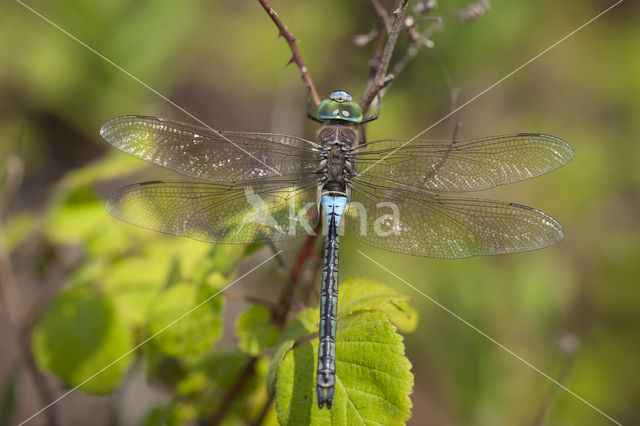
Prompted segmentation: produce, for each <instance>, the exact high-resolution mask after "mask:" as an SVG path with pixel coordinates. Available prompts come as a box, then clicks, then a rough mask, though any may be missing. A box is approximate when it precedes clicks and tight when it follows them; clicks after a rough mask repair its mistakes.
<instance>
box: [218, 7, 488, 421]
mask: <svg viewBox="0 0 640 426" xmlns="http://www.w3.org/2000/svg"><path fill="white" fill-rule="evenodd" d="M258 1H259V3H260V4H261V5H262V7H263V8H264V10H265V11H266V12H267V13H268V15H269V17H270V18H271V20H272V21H273V22H274V24H275V25H276V26H277V28H278V30H279V35H281V36H283V37H284V38H285V40H286V41H287V43H288V44H289V48H290V49H291V52H292V54H293V56H292V58H291V60H290V61H289V63H295V64H296V65H298V68H299V69H300V72H301V73H302V79H303V80H304V82H305V84H306V86H307V88H308V89H309V94H310V96H311V98H312V100H313V102H314V103H315V104H316V105H319V104H320V96H319V95H318V93H317V91H316V89H315V86H314V84H313V81H312V80H311V76H310V75H309V70H308V69H307V67H306V65H305V64H304V61H303V60H302V56H301V54H300V51H299V50H298V47H297V45H296V39H295V37H294V36H293V34H292V33H291V31H289V29H288V28H287V26H286V25H285V24H284V23H283V22H282V20H281V19H280V18H279V17H278V15H277V13H276V12H275V11H274V10H273V8H271V6H270V5H269V3H268V2H267V1H266V0H258ZM370 2H371V5H372V8H373V10H374V13H375V14H376V17H377V21H378V23H377V27H376V28H374V29H373V30H372V31H371V32H369V34H366V35H363V36H355V37H353V38H352V40H353V42H354V43H355V44H356V45H357V46H364V45H366V44H368V43H369V42H370V41H371V40H373V39H374V38H375V40H376V41H375V45H374V49H373V54H372V59H371V61H370V68H369V76H368V77H367V82H366V85H365V90H364V93H363V95H362V98H361V100H360V107H361V108H362V110H363V111H364V112H366V111H368V110H369V108H370V106H371V103H372V102H373V100H374V98H375V97H376V95H377V94H378V92H379V91H380V90H382V89H383V88H384V87H385V86H386V85H387V84H388V83H389V82H390V81H391V80H392V79H393V77H394V76H396V75H397V74H398V73H400V72H401V71H402V70H403V69H404V67H405V66H406V65H407V63H408V62H409V61H410V60H411V59H413V57H414V56H415V55H416V54H417V53H418V50H419V48H420V47H423V46H426V47H429V48H431V47H433V43H432V42H431V40H429V37H430V36H431V35H432V34H433V33H435V32H436V31H439V30H440V29H442V27H443V20H442V19H441V18H438V17H436V18H419V19H415V18H413V17H412V16H408V17H407V16H406V13H407V6H408V3H409V1H408V0H398V7H397V8H396V10H395V11H393V13H392V15H393V21H391V20H390V14H389V12H388V11H387V9H385V7H383V6H382V5H381V4H380V2H379V0H370ZM436 6H437V2H436V1H435V0H425V1H421V2H419V3H418V4H417V5H416V6H415V7H414V12H415V13H416V14H423V13H427V12H429V11H431V10H433V9H435V8H436ZM488 8H489V3H488V0H478V1H477V2H476V3H474V4H472V5H471V6H469V7H467V8H465V9H461V10H459V11H458V12H457V14H458V18H459V19H460V21H464V22H468V21H471V20H474V19H476V18H478V17H480V16H482V15H484V14H485V13H486V11H487V10H488ZM425 21H435V23H434V24H433V25H431V26H430V27H428V28H427V29H426V30H425V31H423V32H419V31H418V29H417V26H418V24H420V23H422V22H425ZM403 29H404V30H406V31H407V33H408V35H409V38H410V40H411V43H410V46H409V48H408V49H407V52H405V53H404V55H403V56H402V57H401V58H400V59H399V60H398V61H397V62H396V64H395V65H394V67H393V68H392V72H391V74H389V75H388V74H387V69H388V68H389V64H390V62H391V57H392V55H393V51H394V48H395V45H396V43H397V41H398V37H399V35H400V32H401V31H402V30H403ZM318 231H319V227H316V229H315V234H314V235H310V236H308V237H307V239H306V241H305V243H304V244H303V246H302V247H301V249H300V252H299V253H298V256H297V258H296V260H295V263H294V265H293V266H292V268H291V270H290V272H289V274H288V276H287V282H286V285H285V286H284V288H283V291H282V293H281V295H280V300H279V302H278V303H277V304H275V305H274V304H269V303H264V301H260V302H261V303H264V304H265V305H267V306H271V309H272V313H273V321H274V323H275V324H276V325H278V327H280V328H284V327H285V326H286V323H287V318H288V316H289V313H290V312H291V310H292V308H293V301H294V292H295V288H296V286H297V285H298V284H299V281H300V279H301V276H302V272H303V270H304V268H305V266H306V265H307V263H308V261H309V260H310V259H314V258H316V259H317V254H316V251H315V247H314V246H315V242H316V241H317V236H318ZM270 246H271V248H272V249H274V246H273V244H270ZM278 264H279V266H280V269H281V270H286V264H285V262H284V260H283V259H282V257H279V258H278ZM314 270H315V273H314V274H312V279H313V282H315V281H316V279H317V275H318V273H319V270H320V262H315V264H314ZM310 288H313V283H311V284H310ZM307 290H309V289H307ZM309 294H310V292H309V291H307V292H306V295H304V296H303V298H304V300H303V301H304V303H306V302H307V299H308V297H309ZM246 300H248V301H249V300H251V299H250V298H246ZM256 361H257V357H250V358H249V359H248V361H247V364H246V366H245V368H244V369H243V370H242V372H241V373H240V374H239V376H238V378H237V379H236V382H235V383H234V384H233V386H232V388H231V390H230V391H229V393H228V394H227V396H226V397H225V403H224V404H223V406H222V408H221V410H220V411H219V412H218V413H216V415H215V416H214V418H213V419H212V424H218V423H219V422H220V421H222V419H223V418H224V417H225V415H226V414H227V410H228V409H229V407H230V405H231V403H232V402H233V400H234V399H235V396H236V395H237V394H238V393H239V392H240V391H241V390H242V388H243V387H244V386H245V384H246V382H247V381H248V380H249V379H250V378H251V375H252V374H253V370H254V368H255V363H256ZM273 399H274V394H273V393H271V394H270V395H269V398H268V399H267V401H266V403H265V405H264V407H263V409H262V410H261V411H260V413H259V415H258V417H257V418H256V420H255V422H254V423H253V424H260V423H261V422H262V421H263V419H264V417H265V416H266V414H267V412H268V410H269V406H270V405H271V404H272V403H273Z"/></svg>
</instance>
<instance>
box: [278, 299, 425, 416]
mask: <svg viewBox="0 0 640 426" xmlns="http://www.w3.org/2000/svg"><path fill="white" fill-rule="evenodd" d="M317 352H318V341H317V339H314V340H312V341H309V342H307V343H303V344H300V345H299V346H296V347H295V348H293V349H292V350H290V351H289V352H287V354H286V356H285V357H284V359H283V360H282V362H281V364H280V368H279V370H278V372H277V374H278V376H277V382H276V411H277V415H278V421H279V422H280V424H293V425H297V424H314V425H315V424H348V425H358V424H384V425H394V424H404V422H405V421H406V420H407V419H408V418H409V416H410V415H411V400H410V398H409V395H410V393H411V389H412V387H413V375H412V374H411V371H410V369H411V364H410V362H409V360H408V359H406V358H405V356H404V345H403V343H402V337H401V336H400V335H399V334H397V333H396V330H395V327H394V326H393V325H392V324H391V322H390V321H389V318H388V316H387V315H386V314H384V313H382V312H376V311H363V312H359V313H356V314H353V315H352V316H347V317H344V318H342V319H340V320H339V321H338V337H337V341H336V369H337V373H336V393H335V397H334V401H333V407H332V409H331V410H327V409H323V410H320V409H319V408H318V406H317V403H316V394H315V392H316V391H315V387H316V383H315V380H316V378H315V371H316V362H317Z"/></svg>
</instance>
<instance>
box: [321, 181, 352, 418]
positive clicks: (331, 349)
mask: <svg viewBox="0 0 640 426" xmlns="http://www.w3.org/2000/svg"><path fill="white" fill-rule="evenodd" d="M346 206H347V197H346V195H345V194H344V193H342V192H327V193H324V194H323V195H322V209H323V211H324V212H325V215H326V216H327V224H328V232H327V238H326V241H325V244H324V261H323V264H322V288H321V289H320V327H319V344H318V370H317V386H316V396H317V398H318V407H320V408H322V407H323V405H324V404H326V405H327V408H331V405H332V403H333V395H334V392H335V377H336V323H337V314H338V248H339V246H340V243H339V241H338V226H339V225H340V218H341V217H342V214H343V213H344V209H345V207H346Z"/></svg>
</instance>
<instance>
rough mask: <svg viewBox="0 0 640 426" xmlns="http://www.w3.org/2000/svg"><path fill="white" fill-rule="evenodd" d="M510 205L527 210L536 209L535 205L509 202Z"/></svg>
mask: <svg viewBox="0 0 640 426" xmlns="http://www.w3.org/2000/svg"><path fill="white" fill-rule="evenodd" d="M509 205H510V206H513V207H518V208H521V209H525V210H535V209H534V208H533V207H529V206H525V205H524V204H518V203H509Z"/></svg>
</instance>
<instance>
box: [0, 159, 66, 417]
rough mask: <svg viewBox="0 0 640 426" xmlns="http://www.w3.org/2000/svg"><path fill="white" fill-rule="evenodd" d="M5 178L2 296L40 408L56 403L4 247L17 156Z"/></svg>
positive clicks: (0, 203)
mask: <svg viewBox="0 0 640 426" xmlns="http://www.w3.org/2000/svg"><path fill="white" fill-rule="evenodd" d="M6 174H7V175H6V178H5V181H4V187H3V188H2V193H1V194H0V292H1V293H2V298H3V301H4V304H5V306H6V308H7V316H8V318H9V327H10V328H11V331H12V333H13V335H14V338H15V341H16V343H17V345H16V346H17V347H18V350H19V353H20V356H21V357H22V361H23V363H24V365H25V366H26V367H27V371H28V372H29V375H30V376H31V379H32V381H33V384H34V386H35V389H36V391H37V392H38V394H39V396H40V405H44V404H46V403H48V402H49V401H52V400H53V399H54V395H53V392H52V391H51V389H49V386H48V384H47V379H46V377H45V376H44V375H43V374H42V373H41V372H40V370H39V369H38V366H37V365H36V361H35V359H34V358H33V355H32V353H31V347H30V343H29V338H28V332H27V326H26V316H25V314H24V309H23V307H22V301H21V298H20V293H19V291H18V286H17V285H16V282H15V276H14V273H13V267H12V265H11V259H10V257H9V252H8V250H7V247H6V246H5V243H4V241H5V239H4V224H3V215H4V210H5V208H6V207H7V206H8V205H9V203H10V201H11V199H12V197H13V196H14V195H15V194H16V192H17V191H18V188H19V187H20V184H21V182H22V177H23V166H22V162H21V161H20V159H19V158H18V157H17V156H14V155H9V157H8V159H7V169H6ZM45 416H46V419H47V424H48V425H49V426H56V425H57V424H58V421H57V415H56V412H55V410H54V409H53V407H51V409H49V410H47V411H46V413H45Z"/></svg>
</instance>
